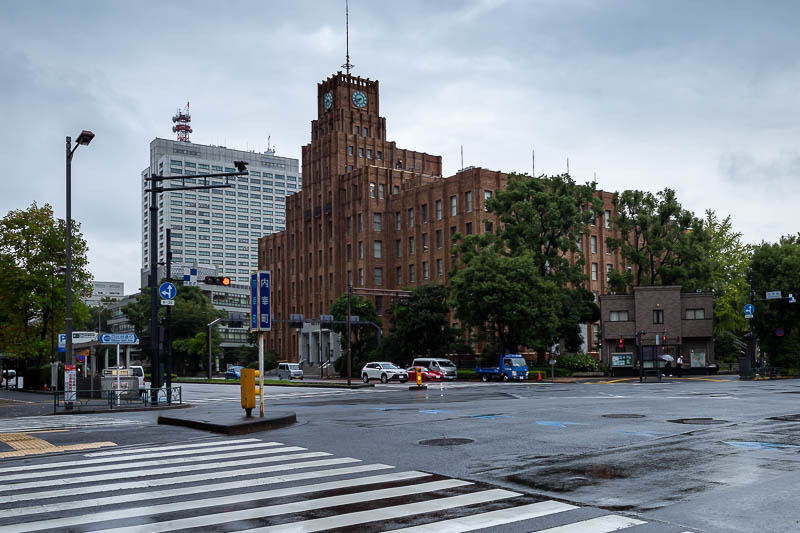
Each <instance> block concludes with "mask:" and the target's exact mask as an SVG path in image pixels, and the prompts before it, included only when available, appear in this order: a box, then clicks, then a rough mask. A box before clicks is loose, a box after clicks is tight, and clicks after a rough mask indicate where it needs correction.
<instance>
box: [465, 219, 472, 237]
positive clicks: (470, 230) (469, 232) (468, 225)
mask: <svg viewBox="0 0 800 533" xmlns="http://www.w3.org/2000/svg"><path fill="white" fill-rule="evenodd" d="M466 234H467V235H472V222H467V230H466Z"/></svg>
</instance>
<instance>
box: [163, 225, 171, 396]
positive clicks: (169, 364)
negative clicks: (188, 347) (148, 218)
mask: <svg viewBox="0 0 800 533" xmlns="http://www.w3.org/2000/svg"><path fill="white" fill-rule="evenodd" d="M166 246H167V250H166V252H167V264H166V268H167V281H172V230H171V229H169V228H167V240H166ZM165 335H166V337H167V338H166V339H165V340H164V343H165V344H166V345H167V379H166V385H167V405H171V404H172V306H171V305H168V306H167V329H166V331H165Z"/></svg>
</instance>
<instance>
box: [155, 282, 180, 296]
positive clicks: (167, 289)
mask: <svg viewBox="0 0 800 533" xmlns="http://www.w3.org/2000/svg"><path fill="white" fill-rule="evenodd" d="M158 293H159V294H160V295H161V298H162V299H164V300H172V299H173V298H175V295H176V294H177V293H178V289H176V288H175V284H173V283H170V282H169V281H165V282H164V283H162V284H161V286H160V287H159V288H158Z"/></svg>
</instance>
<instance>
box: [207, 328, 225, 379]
mask: <svg viewBox="0 0 800 533" xmlns="http://www.w3.org/2000/svg"><path fill="white" fill-rule="evenodd" d="M221 320H222V319H221V318H215V319H214V320H212V321H211V322H210V323H209V324H208V379H211V351H212V348H213V345H214V343H213V342H211V339H212V334H213V333H214V332H213V330H212V328H213V327H214V324H216V323H217V322H219V321H221Z"/></svg>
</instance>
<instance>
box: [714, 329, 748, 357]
mask: <svg viewBox="0 0 800 533" xmlns="http://www.w3.org/2000/svg"><path fill="white" fill-rule="evenodd" d="M746 353H747V343H745V342H744V341H743V340H742V339H740V338H739V337H737V336H736V334H735V333H733V332H731V331H722V332H720V333H718V334H717V335H715V336H714V355H715V356H716V358H717V362H719V363H736V362H738V360H739V356H740V355H744V354H746Z"/></svg>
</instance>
